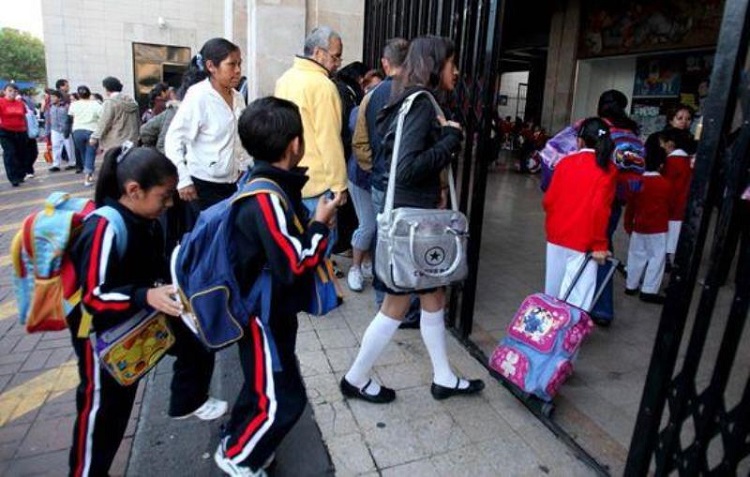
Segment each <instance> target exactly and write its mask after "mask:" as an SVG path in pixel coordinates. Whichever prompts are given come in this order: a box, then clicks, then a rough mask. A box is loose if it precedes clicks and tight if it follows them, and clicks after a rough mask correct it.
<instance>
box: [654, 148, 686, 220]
mask: <svg viewBox="0 0 750 477" xmlns="http://www.w3.org/2000/svg"><path fill="white" fill-rule="evenodd" d="M690 160H691V157H690V156H689V155H688V153H686V152H685V151H683V150H682V149H677V150H676V151H674V152H673V153H672V154H670V155H668V156H667V160H666V161H665V162H664V167H663V168H662V170H661V175H662V176H664V178H665V179H667V180H668V181H669V183H670V184H671V185H672V193H673V194H674V195H675V202H674V207H673V208H672V212H671V213H670V214H669V220H680V221H681V220H683V219H684V218H685V210H686V209H687V201H688V195H689V194H690V180H691V179H692V178H693V170H692V169H691V168H690Z"/></svg>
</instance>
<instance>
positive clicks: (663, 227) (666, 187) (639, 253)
mask: <svg viewBox="0 0 750 477" xmlns="http://www.w3.org/2000/svg"><path fill="white" fill-rule="evenodd" d="M655 149H656V150H653V151H651V150H650V151H647V154H646V172H644V173H643V176H642V177H641V180H640V187H639V188H638V190H637V191H636V192H633V193H632V195H631V196H630V198H629V200H628V205H627V207H626V209H625V219H624V222H625V224H624V225H625V232H627V233H628V235H630V247H629V249H628V278H627V283H626V285H625V293H626V294H627V295H635V294H636V293H638V289H639V288H640V291H641V294H640V298H641V300H642V301H645V302H647V303H663V302H664V297H663V296H662V295H659V288H660V287H661V280H662V277H663V276H664V266H665V263H666V250H667V233H668V230H669V217H670V213H671V211H672V209H673V204H674V197H673V193H672V186H671V185H670V183H669V181H667V180H666V179H665V178H664V177H662V175H661V174H659V169H660V168H661V165H662V163H663V160H664V156H665V154H664V152H663V151H662V150H661V149H660V148H655ZM644 271H645V275H644ZM641 278H642V279H643V280H642V281H641Z"/></svg>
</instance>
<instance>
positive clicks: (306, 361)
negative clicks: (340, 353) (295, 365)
mask: <svg viewBox="0 0 750 477" xmlns="http://www.w3.org/2000/svg"><path fill="white" fill-rule="evenodd" d="M297 357H298V358H299V362H300V369H301V372H302V376H315V375H316V374H330V373H331V372H332V370H331V366H330V364H329V363H328V357H327V356H326V354H325V353H324V352H323V351H322V350H320V351H303V352H300V353H297Z"/></svg>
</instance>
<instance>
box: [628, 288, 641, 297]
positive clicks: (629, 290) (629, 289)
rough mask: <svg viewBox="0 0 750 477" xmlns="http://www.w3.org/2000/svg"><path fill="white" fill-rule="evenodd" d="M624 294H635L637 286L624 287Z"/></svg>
mask: <svg viewBox="0 0 750 477" xmlns="http://www.w3.org/2000/svg"><path fill="white" fill-rule="evenodd" d="M625 294H626V295H629V296H633V295H637V294H638V289H637V288H626V289H625Z"/></svg>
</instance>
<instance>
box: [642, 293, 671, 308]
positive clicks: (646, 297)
mask: <svg viewBox="0 0 750 477" xmlns="http://www.w3.org/2000/svg"><path fill="white" fill-rule="evenodd" d="M640 298H641V301H643V302H646V303H654V304H656V305H663V304H664V300H665V297H664V296H662V295H659V294H658V293H641V296H640Z"/></svg>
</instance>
